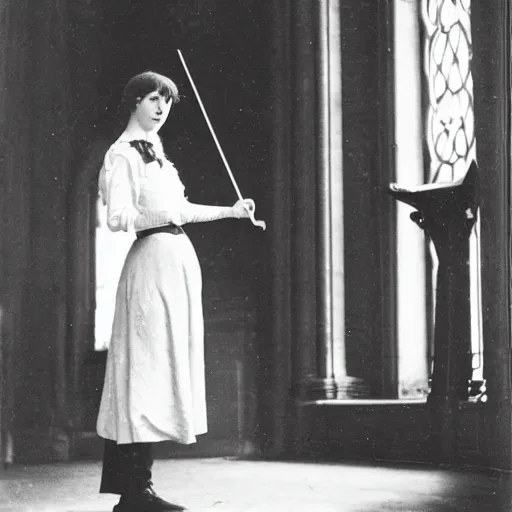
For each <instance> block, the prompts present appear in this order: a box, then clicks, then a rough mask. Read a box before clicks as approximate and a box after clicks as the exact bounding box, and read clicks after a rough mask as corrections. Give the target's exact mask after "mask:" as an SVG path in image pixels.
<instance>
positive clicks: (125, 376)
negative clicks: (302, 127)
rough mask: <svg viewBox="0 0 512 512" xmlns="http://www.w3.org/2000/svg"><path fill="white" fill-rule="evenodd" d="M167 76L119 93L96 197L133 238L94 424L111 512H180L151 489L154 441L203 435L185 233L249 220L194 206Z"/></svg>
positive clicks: (233, 209)
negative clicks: (179, 158)
mask: <svg viewBox="0 0 512 512" xmlns="http://www.w3.org/2000/svg"><path fill="white" fill-rule="evenodd" d="M178 101H179V95H178V89H177V87H176V85H175V84H174V82H173V81H172V80H170V79H169V78H167V77H165V76H162V75H160V74H157V73H154V72H145V73H142V74H140V75H137V76H135V77H134V78H132V79H131V80H130V81H129V82H128V84H127V85H126V87H125V89H124V93H123V105H124V107H125V108H126V111H127V114H128V115H129V120H128V123H127V125H126V128H125V130H124V131H123V133H122V134H121V135H120V137H119V138H118V139H117V140H116V142H115V143H114V144H113V145H112V146H111V147H110V149H109V150H108V152H107V154H106V155H105V159H104V164H103V167H102V169H101V171H100V177H99V189H100V195H101V197H102V200H103V201H104V203H105V205H106V209H107V224H108V227H109V229H110V230H112V231H121V230H122V231H134V232H135V233H136V239H135V241H134V243H133V245H132V246H131V248H130V250H129V252H128V255H127V257H126V260H125V263H124V266H123V269H122V272H121V276H120V279H119V284H118V288H117V295H116V304H115V312H114V320H113V324H112V335H111V340H110V345H109V351H108V356H107V366H106V372H105V384H104V388H103V393H102V398H101V405H100V410H99V414H98V420H97V431H98V434H99V435H100V436H101V437H102V438H104V439H105V452H104V458H103V470H102V480H101V487H100V492H101V493H112V494H118V495H120V500H119V503H118V504H117V505H116V506H115V507H114V512H160V511H167V510H185V509H184V507H183V506H181V505H177V504H173V503H169V502H167V501H165V500H164V499H162V498H160V497H159V496H158V495H157V494H156V493H155V491H154V490H153V484H152V464H153V458H152V453H151V447H152V443H156V442H160V441H169V440H170V441H174V442H177V443H182V444H190V443H193V442H195V441H196V436H198V435H200V434H204V433H205V432H206V431H207V421H206V403H205V377H204V349H203V311H202V297H201V286H202V284H201V270H200V267H199V262H198V259H197V256H196V253H195V250H194V248H193V246H192V244H191V242H190V240H189V238H188V237H187V235H186V234H185V233H184V231H183V228H182V226H183V225H185V224H188V223H195V222H207V221H214V220H218V219H224V218H229V217H232V218H248V217H249V212H252V211H253V210H254V202H253V201H252V200H250V199H245V200H240V201H238V202H237V203H236V204H235V205H234V206H225V207H224V206H207V205H200V204H193V203H190V202H189V201H188V200H187V199H186V197H185V191H184V186H183V184H182V182H181V180H180V178H179V176H178V173H177V170H176V169H175V167H174V166H173V164H172V163H171V162H170V161H169V160H168V159H167V157H166V155H165V153H164V150H163V147H162V143H161V140H160V138H159V136H158V131H159V129H160V128H161V126H162V125H163V124H164V123H165V121H166V120H167V117H168V114H169V111H170V109H171V107H172V106H173V105H175V104H176V103H178Z"/></svg>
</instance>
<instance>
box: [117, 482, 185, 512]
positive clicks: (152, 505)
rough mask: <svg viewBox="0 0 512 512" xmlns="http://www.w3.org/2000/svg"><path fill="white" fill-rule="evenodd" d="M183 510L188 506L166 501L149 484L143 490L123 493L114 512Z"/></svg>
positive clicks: (169, 511) (168, 511)
mask: <svg viewBox="0 0 512 512" xmlns="http://www.w3.org/2000/svg"><path fill="white" fill-rule="evenodd" d="M182 510H186V508H185V507H182V506H181V505H177V504H175V503H169V502H168V501H165V500H164V499H162V498H160V496H158V494H156V492H155V491H154V490H153V487H152V486H148V487H147V488H146V489H144V490H143V491H142V492H136V493H129V494H123V495H122V496H121V499H120V500H119V503H118V504H117V505H116V506H115V507H114V510H113V512H172V511H182Z"/></svg>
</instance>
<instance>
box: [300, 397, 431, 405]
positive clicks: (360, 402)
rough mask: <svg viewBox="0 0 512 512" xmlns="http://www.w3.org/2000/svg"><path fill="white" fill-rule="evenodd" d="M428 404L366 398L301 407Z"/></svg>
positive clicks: (316, 402)
mask: <svg viewBox="0 0 512 512" xmlns="http://www.w3.org/2000/svg"><path fill="white" fill-rule="evenodd" d="M426 403H427V399H426V398H415V399H411V398H403V399H398V398H396V399H389V398H383V399H379V398H364V399H354V400H338V399H324V400H304V401H301V402H300V405H301V406H309V405H326V406H354V405H357V406H366V405H371V406H375V405H377V406H379V405H424V404H426Z"/></svg>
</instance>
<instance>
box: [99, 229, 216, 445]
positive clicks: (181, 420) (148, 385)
mask: <svg viewBox="0 0 512 512" xmlns="http://www.w3.org/2000/svg"><path fill="white" fill-rule="evenodd" d="M201 288H202V282H201V270H200V267H199V261H198V259H197V255H196V253H195V250H194V248H193V246H192V243H191V242H190V240H189V238H188V237H187V235H185V234H178V235H175V234H170V233H157V234H153V235H150V236H147V237H145V238H141V239H138V240H136V241H135V242H134V243H133V246H132V247H131V249H130V251H129V253H128V255H127V257H126V261H125V263H124V267H123V271H122V273H121V277H120V280H119V285H118V290H117V296H116V308H115V314H114V320H113V326H112V337H111V341H110V346H109V350H108V356H107V367H106V373H105V383H104V387H103V394H102V397H101V405H100V410H99V414H98V421H97V431H98V434H99V435H100V436H101V437H103V438H105V439H110V440H114V441H116V442H117V444H126V443H146V442H159V441H166V440H172V441H175V442H178V443H182V444H190V443H193V442H195V441H196V436H197V435H199V434H204V433H205V432H206V430H207V423H206V400H205V376H204V345H203V340H204V326H203V310H202V297H201V294H202V290H201Z"/></svg>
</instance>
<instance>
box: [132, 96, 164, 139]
mask: <svg viewBox="0 0 512 512" xmlns="http://www.w3.org/2000/svg"><path fill="white" fill-rule="evenodd" d="M171 106H172V98H169V99H168V100H167V99H166V98H165V96H162V95H161V94H160V93H159V92H158V91H154V92H151V93H149V94H148V95H146V96H145V97H144V98H142V99H141V100H139V102H138V103H137V107H136V108H135V111H134V113H133V116H134V117H135V119H136V120H137V122H138V123H139V125H140V127H141V128H142V129H143V130H144V131H145V132H158V130H160V128H161V127H162V125H163V124H164V123H165V121H166V120H167V116H168V115H169V111H170V110H171Z"/></svg>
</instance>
